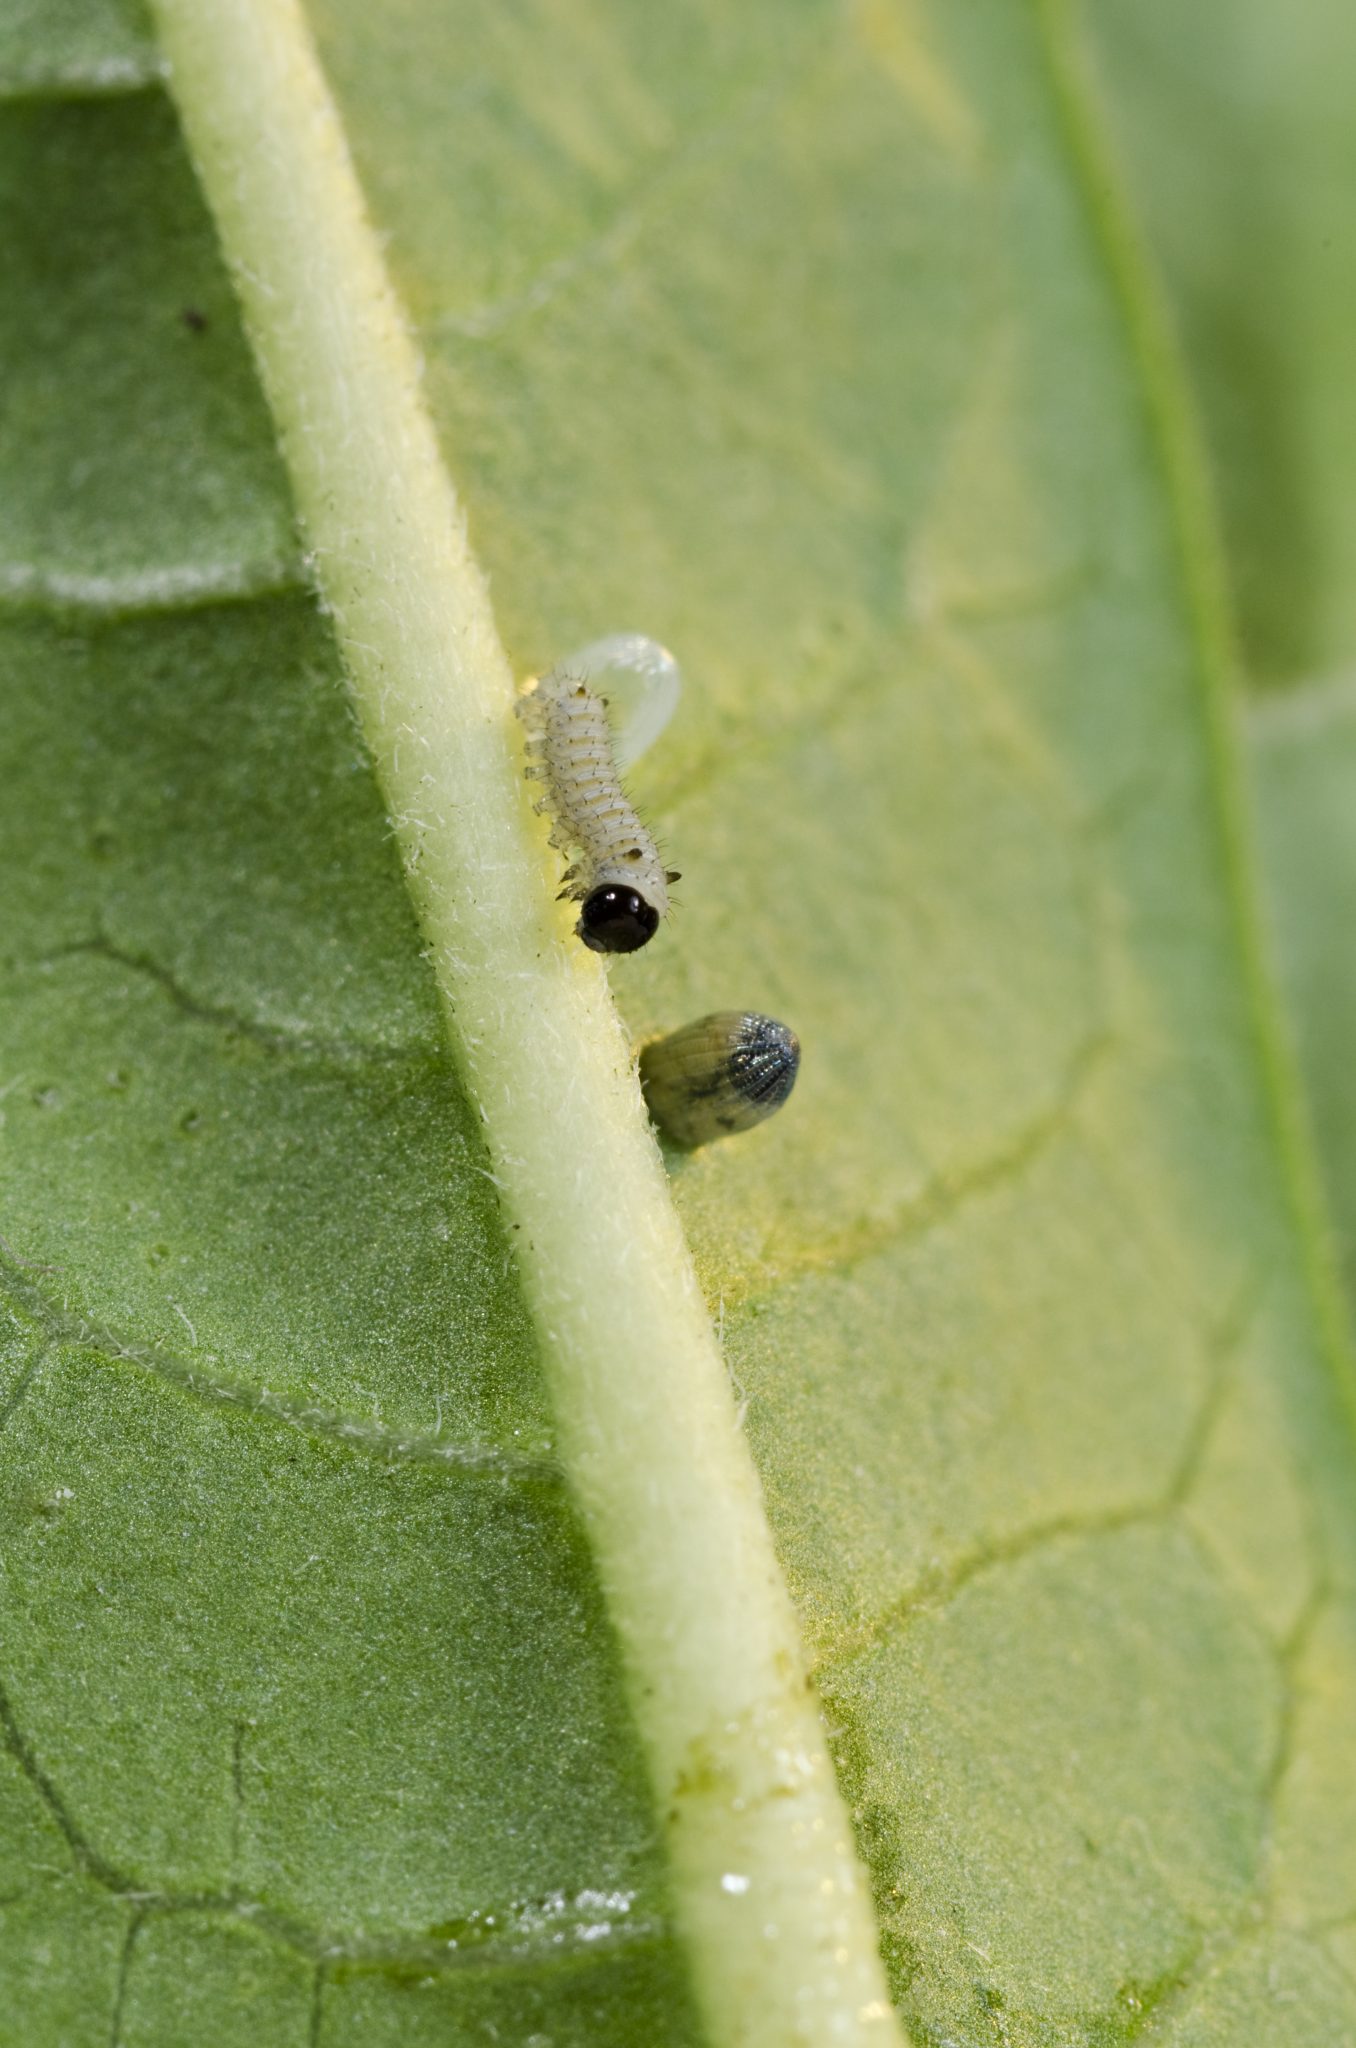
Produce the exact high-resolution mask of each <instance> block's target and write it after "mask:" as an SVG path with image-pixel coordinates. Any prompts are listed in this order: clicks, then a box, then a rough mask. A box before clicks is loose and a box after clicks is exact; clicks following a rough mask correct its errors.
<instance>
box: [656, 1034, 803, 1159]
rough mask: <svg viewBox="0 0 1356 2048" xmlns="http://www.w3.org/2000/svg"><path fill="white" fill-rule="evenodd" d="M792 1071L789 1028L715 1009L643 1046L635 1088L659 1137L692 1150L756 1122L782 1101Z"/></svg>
mask: <svg viewBox="0 0 1356 2048" xmlns="http://www.w3.org/2000/svg"><path fill="white" fill-rule="evenodd" d="M799 1068H800V1040H799V1039H798V1038H797V1037H796V1034H795V1032H794V1031H792V1030H791V1029H790V1028H789V1026H787V1025H785V1024H779V1023H778V1021H777V1019H776V1018H775V1017H763V1016H760V1015H759V1014H758V1012H757V1011H756V1010H717V1011H715V1012H714V1013H713V1014H712V1015H711V1016H709V1017H698V1018H697V1019H696V1021H695V1023H692V1024H684V1025H683V1027H682V1029H681V1030H679V1031H673V1032H670V1033H669V1036H668V1037H667V1038H660V1039H657V1040H656V1041H655V1042H654V1043H653V1044H652V1045H647V1046H646V1047H645V1048H644V1049H643V1050H642V1052H641V1055H640V1082H641V1086H642V1088H643V1089H644V1090H645V1100H646V1102H647V1103H648V1105H649V1110H650V1114H651V1116H652V1117H653V1118H654V1120H655V1122H656V1123H657V1124H658V1126H659V1128H660V1130H661V1131H663V1133H664V1135H665V1137H667V1138H670V1139H672V1141H673V1143H674V1144H676V1145H685V1146H688V1147H692V1146H696V1145H707V1144H709V1143H710V1142H711V1140H712V1139H713V1138H725V1137H729V1136H730V1135H731V1134H732V1133H733V1132H735V1131H747V1130H751V1129H752V1128H753V1126H754V1125H755V1124H760V1123H762V1121H763V1119H764V1118H765V1117H769V1116H771V1115H772V1114H773V1112H774V1111H775V1110H778V1109H780V1108H781V1106H782V1104H783V1103H784V1102H785V1101H786V1098H787V1096H788V1095H789V1094H790V1093H791V1090H792V1089H793V1088H794V1087H795V1085H796V1074H797V1072H798V1071H799Z"/></svg>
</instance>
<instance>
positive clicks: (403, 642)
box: [154, 0, 898, 2048]
mask: <svg viewBox="0 0 1356 2048" xmlns="http://www.w3.org/2000/svg"><path fill="white" fill-rule="evenodd" d="M154 12H155V14H156V17H157V19H158V23H159V27H160V32H161V37H162V42H163V46H164V50H165V53H166V56H167V58H168V61H169V67H170V84H171V89H172V91H173V93H174V96H175V98H176V100H177V102H178V105H179V108H180V112H181V114H182V118H183V122H184V126H185V129H186V131H187V134H188V139H189V143H190V146H191V148H192V150H193V152H194V155H195V157H196V160H197V164H198V169H199V173H200V176H201V178H202V182H203V185H204V188H205V190H206V193H207V197H208V200H209V203H210V204H211V207H212V210H213V212H214V214H215V216H216V220H217V225H218V228H219V230H220V233H221V238H222V242H223V245H224V248H225V252H226V255H227V258H228V260H229V262H230V263H231V266H232V268H233V271H234V274H235V277H236V281H237V285H238V289H239V292H240V297H241V300H242V303H243V306H244V311H245V318H246V323H247V326H248V329H249V333H250V337H251V340H252V343H253V347H254V350H255V354H256V356H257V358H258V362H259V366H260V370H261V373H262V376H263V382H264V386H265V389H266V391H267V393H268V396H269V399H270V402H271V404H272V407H273V412H274V416H275V419H276V421H277V424H278V429H279V432H280V435H281V439H282V444H283V449H284V452H285V455H286V459H287V463H288V467H289V469H290V472H291V477H292V484H293V489H294V492H295V496H296V502H297V507H298V511H299V514H300V517H301V520H302V523H303V526H304V529H305V533H306V537H307V540H308V543H309V545H310V547H311V549H312V550H313V552H314V558H315V568H316V575H317V579H318V582H319V585H320V588H321V591H322V593H323V595H324V597H325V599H326V600H327V602H328V603H329V605H330V606H331V607H332V610H333V613H334V618H335V626H336V631H337V635H338V640H339V645H340V647H341V649H342V651H343V656H344V660H345V663H346V666H347V671H348V675H349V679H350V682H351V686H352V690H353V695H354V698H355V700H356V703H357V707H358V712H359V715H360V718H361V721H362V725H363V729H364V732H365V734H366V737H367V744H368V746H369V748H370V750H371V754H372V758H373V761H374V762H375V764H376V769H377V773H378V775H379V776H380V778H381V782H382V786H383V788H384V791H385V795H386V800H387V803H388V806H389V809H390V813H391V816H392V819H393V820H394V823H395V826H396V829H397V831H398V834H399V839H400V844H401V847H402V850H403V854H404V860H405V865H406V871H407V874H408V876H409V881H410V887H411V889H412V891H413V894H414V898H415V902H416V904H417V906H418V911H419V915H420V918H421V920H422V923H423V927H424V931H425V933H426V934H427V937H428V940H429V944H430V947H431V952H432V960H433V966H434V971H435V973H436V975H437V979H438V985H439V988H440V989H441V992H442V996H443V1000H444V1002H445V1004H446V1007H447V1012H448V1016H449V1019H450V1022H451V1028H452V1039H453V1043H454V1046H455V1048H456V1054H457V1058H458V1060H459V1061H460V1063H461V1065H462V1068H463V1070H464V1073H465V1076H466V1080H467V1083H468V1086H469V1088H470V1091H471V1094H472V1097H473V1099H474V1100H475V1102H476V1103H477V1104H478V1105H479V1108H480V1112H481V1116H482V1118H483V1120H484V1126H485V1134H486V1139H487V1142H488V1145H489V1148H490V1152H491V1155H492V1158H493V1161H494V1166H495V1172H496V1175H497V1178H498V1181H499V1185H500V1187H501V1190H502V1193H503V1198H504V1202H505V1205H506V1207H507V1208H508V1210H509V1212H510V1213H511V1215H512V1217H513V1219H514V1220H515V1221H516V1222H517V1223H518V1225H519V1226H520V1227H519V1230H518V1232H517V1233H516V1237H517V1241H518V1243H519V1244H520V1246H521V1250H520V1259H521V1265H522V1273H523V1280H524V1284H525V1287H526V1290H527V1293H528V1297H529V1299H530V1301H531V1304H532V1307H533V1310H534V1313H535V1316H536V1320H537V1327H538V1330H539V1332H540V1338H541V1346H542V1354H543V1358H544V1361H545V1366H546V1370H547V1373H548V1375H549V1379H550V1386H551V1392H552V1397H553V1401H554V1406H555V1413H556V1418H557V1424H558V1429H559V1436H560V1447H561V1454H562V1456H563V1458H564V1459H565V1461H566V1463H567V1466H568V1469H569V1471H570V1474H571V1478H572V1483H573V1485H574V1488H575V1492H576V1495H577V1498H578V1500H579V1503H580V1506H581V1509H582V1511H583V1514H584V1518H585V1522H586V1526H587V1528H588V1531H589V1535H590V1538H591V1540H592V1544H593V1549H594V1555H595V1558H596V1562H597V1568H598V1572H599V1576H600V1579H601V1581H602V1585H603V1588H604V1592H605V1595H606V1598H607V1600H608V1604H609V1608H610V1611H611V1614H612V1617H613V1620H614V1623H615V1626H616V1629H617V1632H618V1636H619V1638H620V1642H621V1646H622V1653H623V1660H624V1665H625V1670H626V1674H627V1682H628V1686H629V1690H630V1697H631V1701H632V1706H633V1710H634V1713H635V1716H636V1720H637V1723H638V1725H639V1728H640V1731H641V1735H642V1739H643V1741H644V1744H645V1747H646V1751H647V1754H648V1758H649V1765H650V1770H651V1775H652V1781H653V1787H654V1793H655V1798H656V1804H657V1809H658V1811H659V1813H660V1814H661V1815H663V1816H664V1820H665V1826H666V1830H667V1836H668V1842H669V1849H670V1858H671V1868H672V1872H673V1886H674V1897H675V1904H676V1910H677V1913H678V1916H679V1920H680V1923H681V1925H682V1927H683V1930H684V1932H685V1935H686V1938H687V1942H688V1948H689V1953H690V1956H691V1960H692V1965H693V1972H694V1978H695V1981H696V1984H697V1988H698V1993H699V1997H700V1999H701V2003H702V2006H703V2010H704V2013H705V2017H706V2021H707V2025H708V2028H709V2032H710V2035H711V2038H712V2040H713V2042H716V2043H722V2044H734V2043H738V2044H740V2048H788V2044H792V2043H804V2044H806V2048H809V2044H814V2048H824V2044H827V2043H831V2042H832V2043H844V2044H846V2043H858V2042H863V2041H866V2040H867V2039H868V2038H869V2039H870V2040H872V2041H874V2042H888V2041H890V2040H892V2039H896V2040H897V2039H898V2033H897V2030H896V2023H895V2020H894V2018H893V2015H892V2014H891V2011H890V2008H889V2005H888V2002H887V1999H886V1994H885V1987H884V1980H883V1974H882V1970H881V1964H880V1960H879V1956H878V1954H877V1948H876V1931H875V1927H874V1925H873V1921H872V1916H871V1913H870V1909H869V1905H868V1899H867V1893H866V1886H865V1881H864V1878H863V1875H862V1873H861V1870H860V1868H859V1866H858V1863H857V1860H856V1857H855V1855H854V1852H853V1849H852V1844H851V1836H850V1831H849V1827H848V1822H847V1816H846V1814H845V1812H844V1810H843V1806H842V1803H841V1800H840V1797H839V1793H838V1789H837V1786H836V1783H835V1781H834V1777H833V1773H832V1770H831V1767H830V1764H829V1761H828V1758H827V1755H826V1751H825V1743H824V1736H823V1731H822V1728H821V1725H820V1722H819V1718H818V1715H817V1713H816V1710H815V1704H814V1701H813V1698H812V1696H811V1694H810V1693H809V1691H808V1689H807V1682H806V1677H805V1664H804V1658H803V1653H802V1648H801V1644H800V1640H799V1635H798V1631H797V1627H796V1623H795V1617H794V1614H793V1611H792V1608H791V1604H790V1601H789V1598H788V1596H787V1592H786V1589H785V1586H784V1584H783V1581H782V1577H781V1573H780V1571H779V1568H778V1565H777V1561H776V1558H775V1556H774V1553H773V1547H772V1541H771V1537H770V1534H769V1531H768V1527H767V1523H766V1520H765V1517H764V1513H763V1506H762V1499H761V1495H760V1490H759V1486H758V1480H757V1477H756V1474H755V1472H754V1469H753V1465H752V1462H751V1460H750V1458H749V1455H748V1451H747V1448H746V1446H745V1443H744V1440H743V1437H742V1436H741V1434H740V1432H739V1429H738V1427H737V1425H736V1420H735V1415H734V1410H733V1403H732V1398H731V1394H730V1389H729V1383H728V1379H727V1375H726V1372H725V1368H724V1365H723V1363H722V1361H721V1358H720V1355H719V1352H718V1350H717V1347H716V1344H715V1341H714V1338H713V1335H712V1332H711V1328H710V1324H709V1321H708V1318H707V1316H706V1313H705V1310H704V1307H703V1305H702V1301H701V1298H700V1295H699V1293H698V1290H697V1286H696V1282H695V1279H694V1276H693V1272H692V1267H691V1262H690V1259H689V1255H688V1251H687V1247H686V1245H685V1243H684V1240H683V1236H682V1233H681V1230H680V1228H679V1225H678V1222H677V1219H676V1216H675V1214H674V1211H673V1208H672V1204H671V1202H670V1199H669V1192H668V1187H667V1184H666V1181H665V1178H664V1174H663V1169H662V1166H661V1163H660V1160H659V1157H658V1153H657V1151H656V1148H655V1145H654V1142H653V1140H652V1138H651V1136H650V1134H649V1131H648V1129H647V1126H646V1122H645V1118H644V1113H643V1109H642V1105H641V1101H640V1096H639V1091H638V1089H637V1086H636V1080H635V1072H634V1065H633V1061H632V1058H631V1053H630V1049H629V1047H628V1045H627V1043H626V1040H625V1038H624V1036H623V1033H622V1030H621V1026H620V1023H619V1021H618V1018H617V1016H616V1013H615V1011H614V1009H613V1006H612V1003H611V1000H610V997H609V994H608V988H607V980H606V976H605V974H604V972H603V971H602V969H601V967H600V966H599V964H598V962H597V961H595V960H594V959H593V958H591V957H590V956H589V955H588V954H587V953H586V952H585V951H584V949H583V948H582V947H581V946H580V945H579V944H578V942H577V941H576V940H574V939H573V938H572V937H570V936H569V932H568V926H567V924H566V921H565V920H564V918H563V917H562V915H561V914H560V913H559V912H558V911H556V910H555V908H554V907H553V905H552V903H551V900H550V889H549V886H548V882H547V877H546V871H545V868H544V865H543V853H542V842H541V834H540V832H539V830H538V829H537V827H536V824H535V821H534V820H533V819H532V817H531V814H530V810H529V807H528V804H527V801H526V795H525V792H524V788H523V781H522V760H521V753H520V750H519V746H518V740H517V735H516V732H515V730H514V720H513V717H512V698H513V685H512V680H511V677H510V673H509V668H508V663H507V661H506V660H505V656H504V653H503V650H502V648H501V646H500V644H499V640H498V637H497V634H496V631H495V626H494V620H493V617H492V614H491V610H490V604H489V598H488V593H487V590H486V586H485V582H484V579H483V577H482V576H481V574H480V571H479V569H478V568H477V566H476V564H475V562H474V560H473V558H472V556H471V554H470V551H469V548H468V546H467V541H466V535H465V529H464V522H463V519H462V515H461V512H460V510H459V508H458V505H457V501H456V499H455V497H454V494H453V491H452V487H451V484H450V482H449V479H448V476H447V473H446V471H445V469H444V467H443V462H442V457H441V453H440V450H439V446H438V442H437V439H436V437H435V434H434V431H433V427H432V424H431V421H430V419H429V416H428V413H427V411H426V409H425V406H424V402H423V398H422V395H421V391H420V365H419V360H418V356H417V354H416V350H415V348H414V345H413V343H412V341H411V339H410V335H409V333H408V331H407V328H406V325H405V322H404V319H403V317H402V315H401V312H400V309H399V307H398V306H397V304H396V302H395V299H394V296H393V293H392V290H391V286H390V284H389V281H388V279H387V277H386V274H385V270H384V267H383V263H382V259H381V253H380V249H379V245H378V241H377V238H376V236H375V234H374V232H373V230H372V227H371V225H370V223H369V221H368V219H367V216H366V212H365V209H364V205H363V201H362V197H361V194H360V192H359V189H358V185H357V182H356V179H355V175H354V171H353V168H352V164H351V162H350V159H349V155H348V151H347V148H346V145H345V140H344V135H343V131H342V128H341V125H340V122H339V119H338V116H337V113H336V110H335V108H334V105H333V103H332V101H331V99H330V96H329V93H328V89H327V87H326V84H325V81H324V79H323V77H322V75H321V72H320V69H319V66H318V63H317V60H316V56H315V53H314V50H313V47H312V43H311V39H310V35H309V32H308V30H307V27H306V24H305V21H304V19H303V17H302V14H301V12H300V10H299V8H298V6H297V5H296V4H294V0H154Z"/></svg>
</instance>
